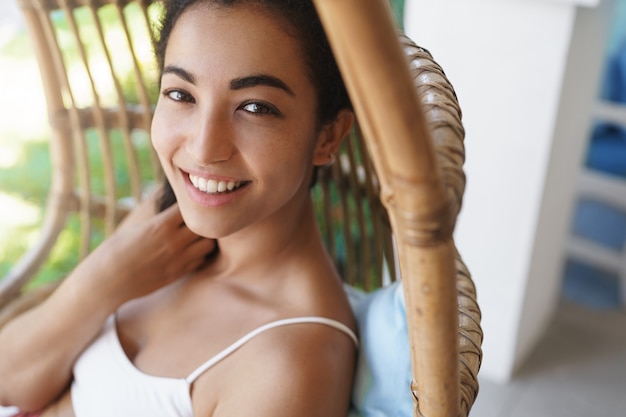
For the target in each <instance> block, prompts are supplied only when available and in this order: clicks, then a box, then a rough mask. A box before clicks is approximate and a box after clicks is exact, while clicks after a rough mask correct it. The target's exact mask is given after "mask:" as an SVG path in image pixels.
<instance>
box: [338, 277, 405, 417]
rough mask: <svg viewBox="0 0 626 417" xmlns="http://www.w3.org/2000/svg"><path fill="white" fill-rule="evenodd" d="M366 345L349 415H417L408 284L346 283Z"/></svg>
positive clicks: (355, 416) (361, 339)
mask: <svg viewBox="0 0 626 417" xmlns="http://www.w3.org/2000/svg"><path fill="white" fill-rule="evenodd" d="M346 293H347V294H348V298H349V300H350V303H351V305H352V308H353V311H354V313H355V316H356V319H357V324H358V328H359V339H360V343H361V347H360V351H359V358H358V365H357V371H356V375H355V382H354V389H353V392H352V406H353V407H352V411H351V414H350V416H349V417H357V416H359V417H412V416H413V396H412V394H411V357H410V353H409V335H408V329H407V322H406V308H405V303H404V295H403V292H402V284H401V283H400V282H395V283H393V284H390V285H388V286H386V287H384V288H381V289H379V290H376V291H374V292H372V293H369V294H368V293H364V292H361V291H359V290H356V289H354V288H352V287H346Z"/></svg>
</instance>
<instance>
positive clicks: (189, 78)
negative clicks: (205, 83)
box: [163, 65, 196, 85]
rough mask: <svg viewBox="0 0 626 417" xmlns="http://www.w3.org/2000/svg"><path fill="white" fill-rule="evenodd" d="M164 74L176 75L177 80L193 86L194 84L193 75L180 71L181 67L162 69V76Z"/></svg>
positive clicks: (171, 66) (170, 66)
mask: <svg viewBox="0 0 626 417" xmlns="http://www.w3.org/2000/svg"><path fill="white" fill-rule="evenodd" d="M165 74H174V75H177V76H178V77H179V78H182V79H183V80H185V81H187V82H188V83H191V84H194V85H195V84H196V77H194V76H193V74H191V73H190V72H188V71H186V70H184V69H182V68H181V67H177V66H176V65H168V66H166V67H165V68H163V75H165Z"/></svg>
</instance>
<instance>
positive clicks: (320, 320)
mask: <svg viewBox="0 0 626 417" xmlns="http://www.w3.org/2000/svg"><path fill="white" fill-rule="evenodd" d="M302 323H315V324H323V325H326V326H330V327H333V328H335V329H337V330H339V331H341V332H343V333H345V334H346V335H348V337H350V339H352V341H353V342H354V345H355V346H356V347H358V346H359V339H358V338H357V336H356V334H355V333H354V332H353V331H352V330H351V329H350V328H349V327H348V326H346V325H345V324H343V323H341V322H339V321H337V320H332V319H328V318H325V317H316V316H310V317H293V318H288V319H283V320H276V321H273V322H271V323H267V324H264V325H263V326H260V327H258V328H256V329H254V330H252V331H251V332H250V333H248V334H246V335H245V336H243V337H241V338H240V339H239V340H237V341H236V342H235V343H233V344H232V345H230V346H228V347H227V348H226V349H224V350H222V351H221V352H219V353H218V354H217V355H215V356H213V357H212V358H211V359H209V360H208V361H206V362H205V363H203V364H202V365H200V366H199V367H198V368H197V369H196V370H195V371H193V372H192V373H191V374H189V376H188V377H187V378H185V381H187V383H189V384H193V382H194V381H195V380H196V379H198V377H199V376H200V375H202V374H203V373H205V372H206V371H208V370H209V369H210V368H212V367H213V366H214V365H216V364H218V363H219V362H220V361H222V360H223V359H225V358H226V357H228V356H229V355H230V354H232V353H233V352H235V351H236V350H237V349H239V348H240V347H241V346H243V345H245V344H246V343H247V342H248V341H250V340H251V339H253V338H254V337H256V336H258V335H259V334H261V333H264V332H266V331H268V330H270V329H273V328H275V327H281V326H287V325H290V324H302Z"/></svg>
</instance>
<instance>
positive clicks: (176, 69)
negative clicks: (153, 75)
mask: <svg viewBox="0 0 626 417" xmlns="http://www.w3.org/2000/svg"><path fill="white" fill-rule="evenodd" d="M283 25H284V23H283V22H281V21H280V20H277V19H276V18H275V17H273V16H272V15H270V14H269V13H267V12H265V11H262V10H261V9H258V8H256V7H251V6H235V7H232V8H217V7H215V6H210V5H206V4H203V3H200V4H198V5H196V6H192V7H190V8H189V9H188V10H186V11H185V12H184V13H183V14H182V15H181V16H180V18H179V20H178V22H177V23H176V26H175V27H174V29H173V31H172V33H171V35H170V39H169V42H168V45H167V48H166V52H165V59H164V70H163V77H162V82H161V95H160V97H159V101H158V103H157V107H156V111H155V115H154V120H153V124H152V141H153V145H154V147H155V149H156V152H157V154H158V155H159V159H160V161H161V164H162V166H163V169H164V171H165V174H166V175H167V178H168V179H169V181H170V183H171V185H172V188H173V190H174V193H175V194H176V197H177V200H178V202H179V206H180V209H181V211H182V214H183V217H184V219H185V223H186V224H187V226H188V227H190V228H191V230H193V231H194V232H196V233H198V234H200V235H203V236H206V237H212V238H221V237H224V236H228V235H230V234H232V233H235V232H237V231H240V230H242V229H244V228H246V227H248V226H250V225H253V224H280V223H281V222H285V221H287V220H288V219H289V218H290V217H289V216H293V215H295V213H298V212H300V211H301V204H302V202H303V201H304V199H305V198H306V197H307V195H308V192H309V190H308V187H309V183H310V181H311V173H312V167H313V165H314V164H323V163H326V162H327V161H328V151H327V150H326V151H325V148H324V147H325V146H327V145H325V144H324V142H327V141H326V139H325V137H326V136H325V133H324V132H325V130H328V129H324V128H321V129H318V128H317V127H316V118H315V109H316V98H315V97H316V94H315V90H314V87H313V85H312V83H311V82H310V80H309V78H308V76H307V68H306V66H305V64H304V61H303V59H302V54H301V53H300V51H299V43H298V41H297V39H296V38H294V37H292V36H290V35H289V34H287V33H286V32H285V31H284V29H283V27H284V26H283ZM272 222H275V223H272Z"/></svg>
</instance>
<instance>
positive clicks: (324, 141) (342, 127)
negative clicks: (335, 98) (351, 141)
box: [313, 109, 354, 166]
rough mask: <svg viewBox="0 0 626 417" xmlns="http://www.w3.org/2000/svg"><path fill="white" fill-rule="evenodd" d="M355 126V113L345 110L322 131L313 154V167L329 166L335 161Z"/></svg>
mask: <svg viewBox="0 0 626 417" xmlns="http://www.w3.org/2000/svg"><path fill="white" fill-rule="evenodd" d="M353 124H354V113H353V112H352V111H350V110H347V109H344V110H341V111H339V113H338V114H337V117H335V119H334V120H332V121H331V122H328V123H326V124H325V125H324V126H322V128H321V129H320V133H319V137H318V140H317V146H316V148H315V152H314V154H313V165H316V166H322V165H328V164H330V163H332V162H333V161H334V160H335V154H336V153H337V150H338V149H339V145H341V142H342V141H343V139H344V138H345V137H346V136H347V135H348V133H349V132H350V129H352V125H353Z"/></svg>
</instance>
